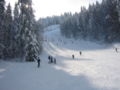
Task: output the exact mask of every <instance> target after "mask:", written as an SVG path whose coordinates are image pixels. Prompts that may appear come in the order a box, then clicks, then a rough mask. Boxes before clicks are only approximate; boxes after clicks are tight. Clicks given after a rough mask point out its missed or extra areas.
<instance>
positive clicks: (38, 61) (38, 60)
mask: <svg viewBox="0 0 120 90" xmlns="http://www.w3.org/2000/svg"><path fill="white" fill-rule="evenodd" d="M40 61H41V60H40V58H39V57H38V59H37V63H38V68H39V67H40Z"/></svg>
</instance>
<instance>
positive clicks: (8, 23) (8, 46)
mask: <svg viewBox="0 0 120 90" xmlns="http://www.w3.org/2000/svg"><path fill="white" fill-rule="evenodd" d="M4 21H5V23H4V32H5V33H4V39H5V41H4V46H5V49H4V56H5V58H10V57H11V58H12V57H13V56H12V55H13V53H12V43H13V42H12V37H13V35H12V33H13V32H12V21H13V20H12V11H11V6H10V4H8V6H7V10H6V12H5V20H4Z"/></svg>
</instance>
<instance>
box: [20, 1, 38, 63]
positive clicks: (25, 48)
mask: <svg viewBox="0 0 120 90" xmlns="http://www.w3.org/2000/svg"><path fill="white" fill-rule="evenodd" d="M18 3H19V7H20V33H19V40H20V42H21V43H20V45H21V48H22V49H21V50H22V54H23V57H24V56H25V60H26V61H34V58H33V56H34V55H36V54H38V51H39V47H38V46H39V43H38V41H37V39H36V37H37V36H36V33H35V29H34V24H35V19H34V15H33V10H32V0H19V2H18Z"/></svg>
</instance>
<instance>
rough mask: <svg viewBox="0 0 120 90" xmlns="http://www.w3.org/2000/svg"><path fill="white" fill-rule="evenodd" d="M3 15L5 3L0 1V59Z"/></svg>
mask: <svg viewBox="0 0 120 90" xmlns="http://www.w3.org/2000/svg"><path fill="white" fill-rule="evenodd" d="M4 15H5V1H4V0H0V58H2V57H3V49H4V48H5V46H4Z"/></svg>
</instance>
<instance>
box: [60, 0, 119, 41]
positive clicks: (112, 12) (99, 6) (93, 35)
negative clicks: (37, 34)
mask: <svg viewBox="0 0 120 90" xmlns="http://www.w3.org/2000/svg"><path fill="white" fill-rule="evenodd" d="M61 33H62V35H64V36H66V37H68V38H70V37H73V38H76V39H85V40H92V41H98V40H99V41H103V42H107V43H112V42H120V0H103V1H102V2H101V3H99V2H96V3H95V4H93V5H89V8H88V9H86V8H85V7H82V8H81V12H80V13H75V14H74V15H68V18H66V19H65V20H64V21H63V23H61Z"/></svg>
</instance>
